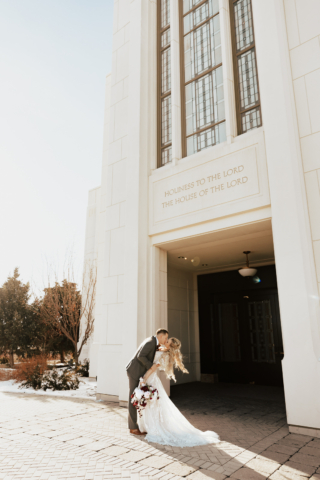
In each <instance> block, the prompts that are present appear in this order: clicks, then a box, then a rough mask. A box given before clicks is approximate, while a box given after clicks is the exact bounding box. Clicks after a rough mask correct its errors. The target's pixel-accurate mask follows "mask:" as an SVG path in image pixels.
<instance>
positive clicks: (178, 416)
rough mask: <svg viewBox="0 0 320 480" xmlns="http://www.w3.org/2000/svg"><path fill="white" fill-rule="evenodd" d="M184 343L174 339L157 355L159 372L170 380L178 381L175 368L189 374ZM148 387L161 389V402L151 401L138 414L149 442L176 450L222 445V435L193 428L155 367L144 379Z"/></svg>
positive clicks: (159, 390) (161, 348)
mask: <svg viewBox="0 0 320 480" xmlns="http://www.w3.org/2000/svg"><path fill="white" fill-rule="evenodd" d="M180 349H181V342H180V340H178V339H177V338H170V339H169V340H167V342H166V343H165V344H164V345H163V346H160V348H159V350H158V351H157V352H156V353H155V356H154V360H153V363H154V364H156V365H157V367H158V368H159V370H164V372H165V373H166V376H167V378H169V379H173V380H174V381H176V379H175V375H174V372H173V369H174V367H176V368H179V369H180V370H181V371H182V372H184V373H189V372H188V370H187V369H186V368H185V366H184V365H183V362H182V355H181V351H180ZM143 381H144V382H146V383H147V385H151V386H153V387H155V388H157V390H158V397H159V399H158V400H156V401H152V402H148V403H147V406H146V407H145V408H144V409H143V410H142V411H141V413H140V415H138V425H139V429H140V431H141V432H146V433H147V435H146V437H145V438H146V440H147V441H148V442H154V443H159V444H161V445H171V446H174V447H195V446H199V445H207V444H210V443H218V442H219V441H220V440H219V435H217V434H216V433H215V432H210V431H207V432H202V431H201V430H198V429H197V428H195V427H193V425H191V423H189V422H188V420H187V419H186V418H185V417H184V416H183V415H182V413H181V412H180V411H179V410H178V409H177V407H176V406H175V405H174V404H173V403H172V401H171V400H170V398H169V397H168V395H167V393H166V391H165V389H164V387H163V385H162V382H161V380H160V378H159V376H158V372H157V370H155V365H154V366H153V368H150V369H149V370H148V371H147V372H146V374H145V375H144V377H143Z"/></svg>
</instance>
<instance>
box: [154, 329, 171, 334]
mask: <svg viewBox="0 0 320 480" xmlns="http://www.w3.org/2000/svg"><path fill="white" fill-rule="evenodd" d="M167 334H168V335H169V332H168V330H166V329H165V328H158V330H157V331H156V335H167Z"/></svg>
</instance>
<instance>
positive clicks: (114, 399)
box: [96, 393, 119, 403]
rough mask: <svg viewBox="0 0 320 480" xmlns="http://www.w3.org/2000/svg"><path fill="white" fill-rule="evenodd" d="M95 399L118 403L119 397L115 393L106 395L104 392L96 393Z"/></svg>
mask: <svg viewBox="0 0 320 480" xmlns="http://www.w3.org/2000/svg"><path fill="white" fill-rule="evenodd" d="M96 400H102V401H103V402H114V403H119V397H118V396H117V395H108V394H106V393H97V394H96Z"/></svg>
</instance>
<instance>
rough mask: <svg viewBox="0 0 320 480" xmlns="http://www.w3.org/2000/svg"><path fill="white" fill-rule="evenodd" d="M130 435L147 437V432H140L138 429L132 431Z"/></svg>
mask: <svg viewBox="0 0 320 480" xmlns="http://www.w3.org/2000/svg"><path fill="white" fill-rule="evenodd" d="M130 433H132V435H146V432H140V430H138V429H137V428H135V429H134V430H130Z"/></svg>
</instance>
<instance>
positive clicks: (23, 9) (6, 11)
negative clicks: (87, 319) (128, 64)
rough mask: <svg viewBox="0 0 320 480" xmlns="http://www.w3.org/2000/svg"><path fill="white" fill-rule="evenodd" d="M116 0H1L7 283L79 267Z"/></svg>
mask: <svg viewBox="0 0 320 480" xmlns="http://www.w3.org/2000/svg"><path fill="white" fill-rule="evenodd" d="M112 14H113V0H0V165H1V167H0V168H1V174H0V285H2V284H3V282H4V281H5V280H6V278H7V276H8V275H9V274H12V272H13V269H14V268H15V267H16V266H17V267H19V269H20V273H21V278H22V280H23V281H25V282H26V281H30V282H32V283H35V284H36V285H39V286H40V287H41V286H42V283H43V279H44V276H45V271H46V262H47V261H49V262H50V263H51V262H53V263H54V264H58V263H59V265H61V264H62V263H63V261H64V259H65V256H66V252H67V251H68V250H70V249H73V250H74V254H75V263H76V268H77V269H81V266H82V262H83V254H84V235H85V220H86V206H87V197H88V190H89V189H91V188H94V187H96V186H98V185H99V184H100V170H101V157H102V131H103V111H104V86H105V77H106V75H107V74H108V73H109V72H110V70H111V50H112V45H111V42H112Z"/></svg>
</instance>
